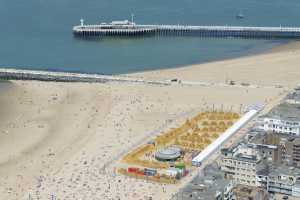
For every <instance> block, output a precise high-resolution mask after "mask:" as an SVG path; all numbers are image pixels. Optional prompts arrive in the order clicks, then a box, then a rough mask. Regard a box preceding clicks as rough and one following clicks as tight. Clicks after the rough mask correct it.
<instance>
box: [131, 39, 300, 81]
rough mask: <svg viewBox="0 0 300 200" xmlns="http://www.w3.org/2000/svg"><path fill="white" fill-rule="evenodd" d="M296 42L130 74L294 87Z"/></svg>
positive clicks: (298, 73)
mask: <svg viewBox="0 0 300 200" xmlns="http://www.w3.org/2000/svg"><path fill="white" fill-rule="evenodd" d="M299 62H300V42H298V41H296V42H290V43H288V44H284V45H282V46H278V47H275V48H274V49H273V50H271V51H270V52H266V53H263V54H260V55H252V56H246V57H241V58H235V59H230V60H224V61H217V62H210V63H205V64H196V65H191V66H185V67H181V68H174V69H165V70H157V71H149V72H142V73H134V74H132V76H138V77H143V78H145V79H150V80H166V79H167V80H171V79H179V80H183V81H202V82H208V83H218V84H223V83H226V82H228V81H229V80H233V81H235V82H236V84H242V83H246V84H252V85H259V86H287V87H290V86H292V87H293V86H295V85H297V84H299V83H300V81H299V77H300V70H299V66H300V64H299Z"/></svg>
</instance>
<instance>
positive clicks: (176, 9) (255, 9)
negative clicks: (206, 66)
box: [0, 0, 300, 74]
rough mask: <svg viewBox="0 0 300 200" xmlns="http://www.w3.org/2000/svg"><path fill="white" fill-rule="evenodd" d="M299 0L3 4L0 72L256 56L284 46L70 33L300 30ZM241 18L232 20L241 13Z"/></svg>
mask: <svg viewBox="0 0 300 200" xmlns="http://www.w3.org/2000/svg"><path fill="white" fill-rule="evenodd" d="M299 10H300V1H299V0H163V1H162V0H148V1H143V0H85V1H82V0H51V1H49V0H30V1H24V0H13V1H12V0H0V19H1V20H0V26H1V31H0V66H3V67H13V68H23V69H39V70H56V71H72V72H86V73H102V74H119V73H128V72H135V71H143V70H152V69H160V68H169V67H178V66H183V65H189V64H194V63H201V62H208V61H213V60H219V59H224V58H232V57H237V56H241V55H247V54H253V53H257V52H262V51H265V50H267V49H270V48H271V47H273V46H274V45H278V44H281V43H284V42H287V41H282V40H243V39H212V38H197V37H168V38H157V37H147V38H136V39H105V38H103V39H99V40H81V39H76V38H74V37H73V35H72V26H74V25H77V24H79V19H80V18H84V19H85V22H86V23H91V24H94V23H100V22H110V21H112V20H123V19H129V18H130V15H131V13H134V14H135V22H136V23H139V24H190V25H247V26H280V25H282V26H300V20H299V19H300V12H299ZM240 11H241V12H242V13H243V14H244V15H245V19H243V20H237V19H236V18H235V16H236V14H237V13H238V12H240Z"/></svg>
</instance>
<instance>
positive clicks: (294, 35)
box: [73, 20, 300, 39]
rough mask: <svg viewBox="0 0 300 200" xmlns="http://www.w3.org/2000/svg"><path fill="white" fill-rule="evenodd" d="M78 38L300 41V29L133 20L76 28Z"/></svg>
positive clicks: (82, 24) (75, 32)
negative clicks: (162, 23) (203, 38)
mask: <svg viewBox="0 0 300 200" xmlns="http://www.w3.org/2000/svg"><path fill="white" fill-rule="evenodd" d="M73 33H74V35H75V36H77V37H81V38H85V37H122V36H123V37H124V36H125V37H139V36H197V37H225V38H226V37H233V38H252V39H255V38H262V39H276V38H277V39H300V27H247V26H245V27H244V26H189V25H141V24H135V23H134V22H133V20H132V21H128V20H125V21H113V22H111V23H101V24H99V25H85V24H84V21H83V20H81V24H80V25H78V26H74V27H73Z"/></svg>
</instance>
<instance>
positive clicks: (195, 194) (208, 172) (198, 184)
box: [180, 163, 230, 200]
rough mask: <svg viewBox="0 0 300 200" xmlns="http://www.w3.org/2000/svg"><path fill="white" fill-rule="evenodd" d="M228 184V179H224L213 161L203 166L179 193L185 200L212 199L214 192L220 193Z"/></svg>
mask: <svg viewBox="0 0 300 200" xmlns="http://www.w3.org/2000/svg"><path fill="white" fill-rule="evenodd" d="M229 184H230V181H228V180H225V179H224V173H223V172H222V171H221V170H220V169H219V167H218V166H217V165H216V163H214V164H211V165H208V166H207V167H205V168H204V170H203V172H202V173H200V174H199V175H198V176H197V177H195V178H194V180H193V181H192V182H191V183H190V184H188V185H187V186H186V187H185V188H184V189H183V190H182V191H180V193H182V195H183V196H184V199H186V200H194V199H198V200H202V199H203V200H204V199H205V200H207V199H214V198H215V196H216V194H218V193H222V192H223V191H224V188H226V187H227V186H228V185H229Z"/></svg>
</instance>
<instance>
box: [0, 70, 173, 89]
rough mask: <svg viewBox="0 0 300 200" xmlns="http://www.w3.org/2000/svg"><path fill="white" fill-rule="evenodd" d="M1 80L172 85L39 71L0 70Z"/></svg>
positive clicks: (106, 76)
mask: <svg viewBox="0 0 300 200" xmlns="http://www.w3.org/2000/svg"><path fill="white" fill-rule="evenodd" d="M0 79H1V80H37V81H56V82H89V83H95V82H98V83H106V82H130V83H145V84H154V85H170V84H171V82H169V81H149V80H144V79H141V78H131V77H126V76H108V75H100V74H84V73H69V72H49V71H37V70H21V69H7V68H0Z"/></svg>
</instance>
